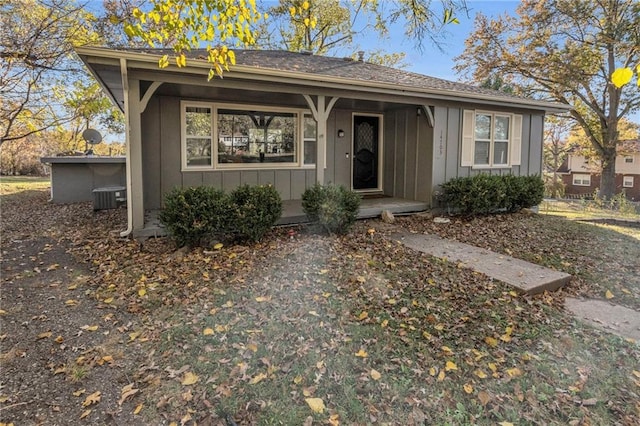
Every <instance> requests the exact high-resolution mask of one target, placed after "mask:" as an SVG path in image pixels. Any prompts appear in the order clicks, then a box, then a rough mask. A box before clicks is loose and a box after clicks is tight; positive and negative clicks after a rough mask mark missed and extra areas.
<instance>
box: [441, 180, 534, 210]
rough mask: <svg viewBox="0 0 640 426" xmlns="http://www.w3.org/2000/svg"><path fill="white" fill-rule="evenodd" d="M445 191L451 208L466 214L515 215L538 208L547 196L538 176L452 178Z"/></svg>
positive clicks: (445, 196) (445, 199) (445, 197)
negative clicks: (500, 213)
mask: <svg viewBox="0 0 640 426" xmlns="http://www.w3.org/2000/svg"><path fill="white" fill-rule="evenodd" d="M442 189H443V199H444V201H445V202H446V203H447V205H448V206H449V207H452V208H454V209H455V210H456V211H458V212H459V213H462V214H465V215H477V214H489V213H494V212H497V211H511V212H515V211H518V210H520V209H522V208H528V207H533V206H537V205H538V204H540V203H541V202H542V198H543V196H544V182H543V181H542V179H541V178H540V177H539V176H537V175H534V176H514V175H504V176H490V175H487V174H479V175H476V176H472V177H465V178H455V179H451V180H450V181H449V182H447V183H445V184H444V185H442Z"/></svg>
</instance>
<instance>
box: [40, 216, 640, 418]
mask: <svg viewBox="0 0 640 426" xmlns="http://www.w3.org/2000/svg"><path fill="white" fill-rule="evenodd" d="M49 207H50V208H52V209H54V208H58V207H56V206H49ZM85 208H86V209H88V210H90V208H91V207H90V206H88V205H87V206H85ZM31 210H33V209H31ZM64 212H65V213H67V210H64ZM68 213H69V214H70V213H73V212H71V211H69V212H68ZM112 213H114V214H115V213H117V212H112ZM107 214H109V213H108V212H105V213H104V215H103V216H94V215H89V217H90V218H91V219H90V220H92V222H91V224H92V226H91V227H89V226H86V229H85V228H83V227H82V226H77V225H75V223H74V226H73V227H72V228H70V230H68V231H69V232H62V233H63V234H65V238H72V239H73V241H74V245H73V248H72V251H73V252H74V253H75V254H76V255H77V256H78V258H80V259H90V262H91V263H90V264H91V267H92V276H91V277H90V279H89V280H87V281H88V282H86V285H85V284H84V282H83V285H82V289H81V291H82V292H83V293H84V294H86V295H87V297H89V298H90V299H91V300H93V301H95V302H96V304H97V305H98V307H100V308H101V309H104V308H106V306H107V303H106V302H104V301H105V300H106V299H109V300H110V302H109V303H108V307H109V309H110V311H109V312H113V313H114V314H116V316H117V315H120V314H122V313H124V312H126V313H127V315H128V316H130V318H128V319H127V320H126V321H124V322H122V323H118V324H117V325H116V326H115V327H114V328H112V329H111V330H110V334H109V337H110V338H112V339H114V342H121V343H122V344H121V345H120V346H118V345H117V344H116V343H114V349H110V350H109V351H108V353H109V354H116V353H117V354H118V356H117V357H116V364H117V366H118V368H119V371H122V376H123V377H126V380H124V381H123V383H121V384H119V385H118V388H120V387H121V386H120V385H122V384H125V383H135V385H136V388H137V389H140V392H139V393H138V394H136V395H135V396H134V397H133V398H131V399H130V400H128V401H127V402H125V403H124V404H123V406H122V407H121V409H122V410H129V411H132V410H133V408H134V407H135V406H136V405H138V404H140V403H143V405H144V408H143V411H142V413H143V415H144V421H142V422H141V423H145V424H160V423H163V424H169V423H171V422H175V423H177V424H180V423H181V422H182V423H185V424H186V423H188V421H187V420H185V419H187V418H191V419H193V420H194V421H197V422H198V423H199V424H208V423H207V422H209V423H213V424H218V423H220V422H221V421H224V420H221V419H225V418H226V417H229V418H231V419H233V421H234V422H236V423H237V424H261V425H283V424H284V425H289V424H305V423H307V424H308V423H309V422H308V420H307V419H308V418H309V417H311V419H312V420H313V422H314V423H316V424H332V425H335V424H357V425H359V424H439V425H440V424H442V425H460V424H481V425H484V424H486V425H495V424H498V423H500V422H510V423H513V424H518V425H529V424H531V425H533V424H549V425H566V424H623V425H624V424H629V425H631V424H638V422H639V420H640V403H639V402H638V401H640V397H639V395H640V381H639V380H640V377H639V376H640V372H638V365H640V347H639V346H638V345H637V344H635V343H633V342H628V341H626V340H624V339H621V338H619V337H616V336H613V335H609V334H607V333H604V332H601V331H598V330H595V329H593V328H590V327H588V326H586V325H584V324H582V323H580V322H578V321H576V320H574V319H573V318H572V317H570V316H569V315H568V314H567V313H566V312H565V311H564V309H563V300H564V297H565V296H566V295H567V293H569V294H572V295H576V294H578V295H584V294H604V290H605V289H611V290H612V291H613V293H614V294H615V299H614V301H616V302H621V303H626V304H627V305H629V306H631V307H636V306H638V305H637V304H638V300H640V296H639V295H640V281H638V277H637V273H636V272H637V269H634V268H633V262H637V259H638V255H637V253H638V247H639V246H638V244H637V239H636V237H635V236H634V235H635V234H634V232H635V231H630V232H631V234H626V233H625V234H623V233H620V232H617V229H616V228H615V227H610V226H607V227H605V226H600V225H592V224H585V223H580V222H575V221H567V220H564V219H562V218H559V217H557V216H551V215H525V214H522V215H497V216H490V217H483V218H477V219H473V220H469V221H463V220H458V219H457V218H453V220H452V222H451V223H450V224H448V225H446V226H444V225H438V224H434V223H433V222H432V221H430V220H428V219H426V218H419V217H413V218H410V219H409V218H407V219H398V221H397V226H401V227H405V228H407V229H412V230H415V231H416V232H427V231H428V232H436V231H438V232H442V233H443V236H445V237H448V238H455V239H457V240H459V241H466V242H469V243H472V244H475V245H479V246H482V245H483V244H485V245H488V246H489V247H491V248H492V249H493V250H495V251H498V252H501V253H505V254H512V255H514V256H518V257H522V258H525V259H528V260H531V261H534V262H536V263H540V264H543V265H547V266H551V267H555V268H558V269H561V270H565V271H571V272H572V273H573V274H575V276H576V279H575V280H574V281H573V282H572V284H571V285H570V287H569V288H568V289H567V290H565V291H562V292H557V293H553V294H542V295H538V296H533V297H532V296H524V295H521V294H518V293H516V292H515V291H513V289H511V288H509V287H508V286H506V285H505V284H503V283H501V282H498V281H495V280H492V279H490V278H488V277H486V276H484V275H481V274H477V273H474V272H473V271H471V270H469V269H466V268H465V267H464V266H463V265H459V264H455V263H451V262H447V261H443V260H437V259H434V258H431V257H429V256H426V255H424V254H421V253H417V252H414V251H412V250H409V249H407V248H405V247H404V246H402V245H400V244H398V243H396V242H393V241H391V240H390V239H387V237H386V235H385V232H386V231H385V230H384V226H385V225H383V224H382V223H381V222H378V221H362V222H358V223H357V224H356V226H355V227H354V229H353V230H352V231H351V232H350V233H349V234H348V235H346V236H343V237H326V236H316V235H311V234H308V233H306V232H305V231H304V229H295V231H296V232H295V235H294V236H293V237H291V236H289V233H288V230H283V229H278V230H274V231H273V232H272V233H270V234H269V235H267V237H266V238H265V240H264V242H262V243H251V244H245V245H234V244H231V243H229V244H227V245H225V246H224V247H223V248H221V249H219V250H204V249H195V250H192V251H189V252H185V253H181V254H180V255H179V256H178V253H177V252H175V248H174V246H173V245H172V244H171V243H170V242H168V241H167V240H165V239H157V240H149V241H147V242H145V243H144V244H138V243H136V242H133V241H130V240H123V239H120V238H119V237H117V234H114V233H113V232H110V231H111V230H112V229H117V228H118V227H119V226H121V223H120V222H118V223H112V222H109V224H108V226H107V225H104V224H102V223H101V220H105V217H107V216H106V215H107ZM75 216H76V217H82V214H79V212H77V211H75ZM109 217H111V216H109ZM60 226H61V225H60ZM371 228H374V229H376V232H375V233H373V234H371V233H369V232H368V230H369V229H371ZM625 229H626V228H625ZM596 254H597V255H596ZM141 290H145V291H144V292H142V291H141ZM625 290H627V291H628V292H629V294H627V293H625ZM83 309H86V312H87V315H88V317H89V318H97V317H102V316H103V315H104V312H103V311H99V313H96V312H95V311H94V310H92V309H91V307H90V304H86V305H83ZM94 321H95V320H93V319H92V320H88V321H87V322H86V323H87V324H89V323H94ZM103 326H104V327H105V328H106V327H107V324H106V323H105V324H103ZM120 327H122V331H121V330H119V328H120ZM132 334H135V337H132ZM118 347H119V348H120V349H119V350H121V351H122V353H121V354H120V352H118V351H117V350H116V349H117V348H118ZM97 352H98V353H97V355H96V356H101V354H102V352H100V351H97ZM105 353H107V352H105ZM137 354H141V356H143V357H144V361H139V358H136V356H137ZM105 368H106V367H105ZM109 368H111V367H109ZM120 369H121V370H120ZM87 372H88V373H91V371H90V370H87ZM81 374H82V372H80V375H81ZM189 374H191V375H195V376H196V377H197V381H195V382H189V381H185V379H186V378H188V377H192V376H189ZM75 375H77V374H75ZM89 375H90V376H91V374H89ZM81 380H84V379H82V378H81ZM92 390H93V389H92ZM310 398H318V399H320V400H322V402H323V404H324V407H325V409H324V410H322V412H319V411H320V410H318V412H314V411H313V410H312V409H311V406H310V405H309V403H308V402H309V401H310ZM128 404H131V406H128ZM228 423H230V422H228Z"/></svg>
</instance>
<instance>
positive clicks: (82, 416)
mask: <svg viewBox="0 0 640 426" xmlns="http://www.w3.org/2000/svg"><path fill="white" fill-rule="evenodd" d="M89 414H91V410H85V411H83V412H82V414H80V419H84V418H85V417H87V416H88V415H89Z"/></svg>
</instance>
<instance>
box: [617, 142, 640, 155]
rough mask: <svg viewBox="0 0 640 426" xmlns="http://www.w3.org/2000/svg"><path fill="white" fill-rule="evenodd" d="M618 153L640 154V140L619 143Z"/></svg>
mask: <svg viewBox="0 0 640 426" xmlns="http://www.w3.org/2000/svg"><path fill="white" fill-rule="evenodd" d="M617 152H618V153H621V154H634V153H637V152H640V139H628V140H624V141H620V142H619V143H618V149H617Z"/></svg>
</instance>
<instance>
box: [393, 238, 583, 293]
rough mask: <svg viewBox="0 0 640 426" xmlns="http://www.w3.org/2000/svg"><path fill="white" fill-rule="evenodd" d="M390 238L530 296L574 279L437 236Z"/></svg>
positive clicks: (557, 287)
mask: <svg viewBox="0 0 640 426" xmlns="http://www.w3.org/2000/svg"><path fill="white" fill-rule="evenodd" d="M391 238H393V239H394V240H396V241H399V242H401V243H402V244H404V245H405V246H406V247H408V248H410V249H413V250H416V251H420V252H423V253H427V254H430V255H431V256H434V257H437V258H440V259H446V260H448V261H450V262H456V263H459V262H462V263H463V264H464V265H465V266H466V267H468V268H470V269H473V270H474V271H477V272H481V273H483V274H485V275H487V276H488V277H491V278H494V279H497V280H500V281H502V282H504V283H507V284H509V285H511V286H513V287H515V288H516V289H518V290H521V291H523V292H525V293H527V294H537V293H542V292H544V291H555V290H557V289H559V288H560V287H562V286H564V285H565V284H567V283H568V282H569V280H570V279H571V275H569V274H566V273H564V272H559V271H555V270H553V269H549V268H545V267H544V266H540V265H536V264H534V263H531V262H527V261H524V260H521V259H516V258H513V257H511V256H506V255H502V254H499V253H495V252H492V251H490V250H486V249H483V248H479V247H475V246H472V245H469V244H464V243H460V242H457V241H451V240H445V239H443V238H440V237H439V236H437V235H432V234H412V233H409V232H398V233H394V234H392V235H391Z"/></svg>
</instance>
